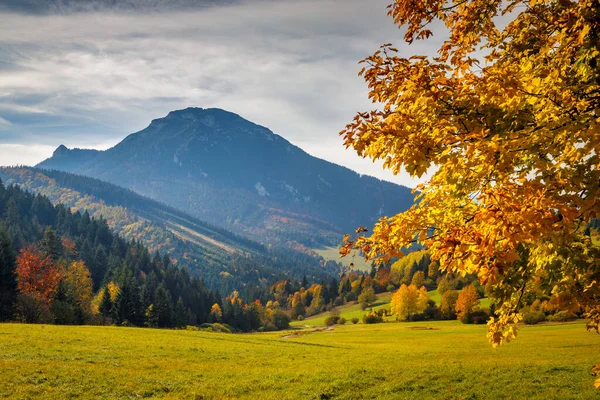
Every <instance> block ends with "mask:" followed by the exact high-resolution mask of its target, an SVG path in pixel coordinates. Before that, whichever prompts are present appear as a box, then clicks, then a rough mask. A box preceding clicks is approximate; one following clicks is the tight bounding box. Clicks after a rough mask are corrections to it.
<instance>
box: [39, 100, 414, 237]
mask: <svg viewBox="0 0 600 400" xmlns="http://www.w3.org/2000/svg"><path fill="white" fill-rule="evenodd" d="M38 167H40V168H44V169H58V170H62V171H69V172H74V173H77V174H82V175H86V176H90V177H94V178H98V179H101V180H104V181H107V182H111V183H114V184H116V185H120V186H123V187H127V188H130V189H132V190H133V191H135V192H137V193H140V194H142V195H145V196H148V197H150V198H153V199H156V200H159V201H161V202H164V203H166V204H168V205H170V206H173V207H176V208H178V209H180V210H183V211H185V212H187V213H189V214H191V215H193V216H196V217H198V218H200V219H202V220H206V221H208V222H210V223H212V224H215V225H219V226H222V227H225V228H227V229H230V230H232V231H234V232H237V233H240V234H243V235H245V236H246V237H250V238H252V239H254V240H256V241H260V242H263V243H270V244H288V245H298V244H301V245H305V246H309V247H313V248H316V247H320V246H329V245H336V244H338V243H339V241H340V239H341V236H342V234H343V233H345V232H351V231H353V230H354V229H355V228H356V227H358V226H359V225H363V226H371V225H372V224H373V223H374V222H375V221H376V220H377V218H379V217H381V216H384V215H393V214H395V213H397V212H399V211H402V210H404V209H406V208H408V207H409V206H410V205H411V204H412V201H413V196H412V194H411V190H410V189H409V188H406V187H402V186H399V185H395V184H392V183H389V182H385V181H381V180H379V179H376V178H373V177H369V176H364V175H359V174H357V173H356V172H353V171H351V170H349V169H347V168H344V167H341V166H339V165H336V164H333V163H330V162H327V161H324V160H321V159H318V158H316V157H313V156H311V155H309V154H308V153H306V152H304V151H303V150H302V149H300V148H299V147H297V146H294V145H293V144H291V143H290V142H288V141H287V140H285V139H284V138H282V137H281V136H279V135H277V134H274V133H273V132H271V131H270V130H269V129H267V128H265V127H262V126H259V125H256V124H254V123H252V122H250V121H247V120H245V119H244V118H242V117H240V116H239V115H237V114H234V113H231V112H228V111H224V110H221V109H201V108H188V109H185V110H179V111H173V112H170V113H169V114H168V115H167V116H166V117H164V118H160V119H156V120H153V121H152V122H151V124H150V125H149V126H148V127H147V128H146V129H144V130H142V131H139V132H137V133H134V134H131V135H129V136H127V137H126V138H125V139H124V140H123V141H122V142H121V143H119V144H118V145H116V146H115V147H113V148H111V149H109V150H106V151H100V152H99V151H90V150H81V149H73V150H69V149H67V148H66V147H64V146H61V147H59V148H58V149H57V150H56V152H55V153H54V155H53V156H52V157H51V158H49V159H47V160H45V161H44V162H42V163H40V164H39V165H38Z"/></svg>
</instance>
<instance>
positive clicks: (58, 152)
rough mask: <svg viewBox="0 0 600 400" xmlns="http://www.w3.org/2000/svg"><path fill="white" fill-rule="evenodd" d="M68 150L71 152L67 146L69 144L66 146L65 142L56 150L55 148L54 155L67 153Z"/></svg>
mask: <svg viewBox="0 0 600 400" xmlns="http://www.w3.org/2000/svg"><path fill="white" fill-rule="evenodd" d="M68 152H69V149H68V148H67V146H65V145H64V144H61V145H60V146H58V147H57V148H56V150H54V153H53V154H52V155H53V156H58V155H61V154H65V153H68Z"/></svg>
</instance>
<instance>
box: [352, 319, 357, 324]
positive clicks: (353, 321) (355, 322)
mask: <svg viewBox="0 0 600 400" xmlns="http://www.w3.org/2000/svg"><path fill="white" fill-rule="evenodd" d="M352 323H353V324H354V325H356V324H358V318H356V317H354V318H352Z"/></svg>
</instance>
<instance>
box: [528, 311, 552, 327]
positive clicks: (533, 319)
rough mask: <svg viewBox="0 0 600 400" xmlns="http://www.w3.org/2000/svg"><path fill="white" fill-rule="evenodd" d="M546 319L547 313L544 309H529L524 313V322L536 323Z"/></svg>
mask: <svg viewBox="0 0 600 400" xmlns="http://www.w3.org/2000/svg"><path fill="white" fill-rule="evenodd" d="M545 319H546V314H544V312H543V311H529V312H525V313H523V322H524V323H526V324H527V325H535V324H537V323H540V322H542V321H544V320H545Z"/></svg>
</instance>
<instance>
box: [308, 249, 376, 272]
mask: <svg viewBox="0 0 600 400" xmlns="http://www.w3.org/2000/svg"><path fill="white" fill-rule="evenodd" d="M314 250H315V252H317V254H319V255H320V256H321V257H323V258H324V259H325V260H332V261H335V262H338V263H340V264H342V265H343V266H345V267H349V266H350V263H354V266H352V269H356V270H359V271H370V270H371V263H370V262H367V261H365V259H364V258H363V257H361V256H359V255H356V256H347V257H343V258H340V250H339V248H338V247H335V246H333V247H324V248H321V249H314Z"/></svg>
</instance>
